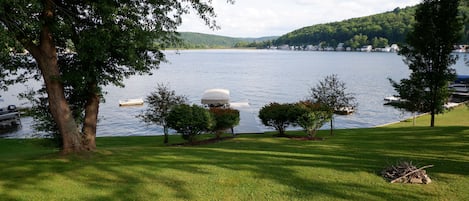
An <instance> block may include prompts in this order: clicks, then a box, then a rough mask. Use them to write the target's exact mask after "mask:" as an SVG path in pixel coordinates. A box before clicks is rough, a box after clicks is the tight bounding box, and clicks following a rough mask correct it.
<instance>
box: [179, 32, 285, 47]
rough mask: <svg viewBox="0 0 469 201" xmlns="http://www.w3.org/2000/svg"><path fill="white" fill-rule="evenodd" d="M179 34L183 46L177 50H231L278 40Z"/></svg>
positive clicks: (188, 33) (190, 33) (272, 38)
mask: <svg viewBox="0 0 469 201" xmlns="http://www.w3.org/2000/svg"><path fill="white" fill-rule="evenodd" d="M180 34H181V39H182V40H183V44H182V45H181V46H179V48H233V47H237V46H239V44H248V43H253V42H264V41H270V40H275V39H277V38H278V36H268V37H261V38H232V37H226V36H218V35H212V34H202V33H193V32H181V33H180Z"/></svg>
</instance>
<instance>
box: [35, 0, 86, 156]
mask: <svg viewBox="0 0 469 201" xmlns="http://www.w3.org/2000/svg"><path fill="white" fill-rule="evenodd" d="M42 17H43V19H44V21H45V23H44V24H43V25H42V28H41V33H40V39H39V40H40V44H39V46H32V43H29V44H27V45H26V47H27V49H28V51H30V52H31V54H32V55H33V57H34V58H35V59H36V62H37V64H38V66H39V69H40V70H41V73H42V76H43V78H44V83H45V86H46V91H47V95H48V100H49V109H50V111H51V114H52V117H53V118H54V121H55V123H56V124H57V127H58V129H59V133H60V135H61V136H62V139H63V147H62V152H63V153H70V152H79V151H82V150H83V148H82V140H81V133H80V131H79V129H78V126H77V124H76V122H75V119H74V118H73V115H72V112H71V110H70V107H69V105H68V102H67V100H66V99H65V93H64V87H63V85H62V82H61V80H60V70H59V66H58V63H57V51H56V47H55V44H54V41H53V37H52V33H51V31H50V26H51V23H50V21H51V20H52V19H53V17H54V9H53V3H52V2H51V1H44V10H43V13H42Z"/></svg>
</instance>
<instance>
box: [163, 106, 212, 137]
mask: <svg viewBox="0 0 469 201" xmlns="http://www.w3.org/2000/svg"><path fill="white" fill-rule="evenodd" d="M166 123H167V125H168V127H170V128H172V129H174V130H176V131H177V132H178V133H180V134H182V138H184V139H185V140H187V141H189V142H193V141H194V137H195V136H196V135H199V134H201V133H202V132H203V131H208V130H210V128H211V127H212V125H213V120H212V117H211V115H210V113H209V112H208V110H207V109H205V108H203V107H200V106H197V105H192V106H190V105H187V104H181V105H176V106H174V107H173V109H172V110H171V111H170V112H169V114H168V116H167V117H166Z"/></svg>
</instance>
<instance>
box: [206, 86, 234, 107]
mask: <svg viewBox="0 0 469 201" xmlns="http://www.w3.org/2000/svg"><path fill="white" fill-rule="evenodd" d="M201 102H202V104H207V105H215V106H216V105H226V104H229V103H230V91H229V90H227V89H208V90H205V92H204V94H203V95H202V100H201Z"/></svg>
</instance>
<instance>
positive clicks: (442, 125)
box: [0, 107, 469, 201]
mask: <svg viewBox="0 0 469 201" xmlns="http://www.w3.org/2000/svg"><path fill="white" fill-rule="evenodd" d="M427 118H428V117H422V118H420V119H418V120H417V122H418V123H419V126H417V127H412V126H411V125H412V122H411V121H410V122H403V123H398V124H395V125H390V126H387V127H380V128H369V129H345V130H336V131H335V136H329V135H328V131H321V132H320V133H319V135H321V136H323V137H326V139H325V140H323V141H300V140H292V139H286V138H274V137H272V135H271V134H264V135H258V134H252V135H241V136H238V137H236V138H234V139H231V140H227V141H223V142H220V143H216V144H209V145H200V146H165V145H163V143H162V141H163V139H162V138H161V137H112V138H98V139H97V145H98V150H97V151H96V152H93V153H86V154H80V155H71V156H61V155H59V154H58V153H57V150H54V149H51V148H47V147H44V146H42V144H43V140H18V139H15V140H7V139H1V140H0V200H451V201H452V200H469V191H468V190H467V189H469V109H467V108H465V107H459V108H457V109H455V110H453V111H451V112H450V113H446V114H444V115H439V116H438V118H437V120H436V122H437V127H436V128H429V127H427V125H428V124H429V120H428V119H427ZM420 123H421V124H420ZM298 133H299V132H293V133H292V134H298ZM170 142H173V143H177V142H182V140H181V139H180V137H179V136H172V138H171V139H170ZM400 160H410V161H413V163H414V164H416V165H417V166H424V165H429V164H433V165H435V166H434V167H433V168H429V169H427V172H428V174H429V175H430V177H431V178H432V180H433V183H431V184H428V185H410V184H390V183H388V182H387V181H385V180H384V179H383V178H382V177H381V176H380V171H381V170H382V169H384V168H385V167H386V166H388V165H392V164H395V163H396V162H398V161H400Z"/></svg>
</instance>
